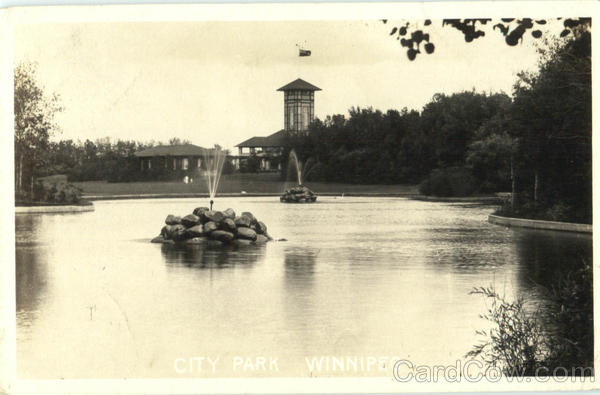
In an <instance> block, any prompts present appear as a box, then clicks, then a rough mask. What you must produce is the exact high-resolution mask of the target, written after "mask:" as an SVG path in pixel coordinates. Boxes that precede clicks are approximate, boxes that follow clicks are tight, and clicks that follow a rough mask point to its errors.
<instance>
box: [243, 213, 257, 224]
mask: <svg viewBox="0 0 600 395" xmlns="http://www.w3.org/2000/svg"><path fill="white" fill-rule="evenodd" d="M242 217H247V218H248V219H249V220H250V225H255V224H256V222H257V220H256V217H255V216H254V214H252V213H251V212H249V211H244V212H243V213H242Z"/></svg>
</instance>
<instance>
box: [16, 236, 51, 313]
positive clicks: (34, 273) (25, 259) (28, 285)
mask: <svg viewBox="0 0 600 395" xmlns="http://www.w3.org/2000/svg"><path fill="white" fill-rule="evenodd" d="M15 254H16V255H15V258H16V262H17V264H16V265H15V275H16V284H15V285H16V307H17V311H22V310H25V311H35V310H37V309H38V307H39V303H40V299H41V295H43V294H44V292H45V291H46V283H47V279H48V270H47V269H48V268H47V266H46V265H45V263H44V260H43V259H40V247H23V248H18V249H17V250H16V251H15Z"/></svg>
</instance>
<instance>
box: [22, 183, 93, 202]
mask: <svg viewBox="0 0 600 395" xmlns="http://www.w3.org/2000/svg"><path fill="white" fill-rule="evenodd" d="M81 192H82V190H81V189H80V188H78V187H76V186H74V185H73V184H69V183H67V182H66V181H65V180H63V179H52V178H50V177H48V178H44V179H38V180H37V181H36V183H35V184H34V188H33V201H35V202H43V203H54V204H77V203H79V202H80V201H81Z"/></svg>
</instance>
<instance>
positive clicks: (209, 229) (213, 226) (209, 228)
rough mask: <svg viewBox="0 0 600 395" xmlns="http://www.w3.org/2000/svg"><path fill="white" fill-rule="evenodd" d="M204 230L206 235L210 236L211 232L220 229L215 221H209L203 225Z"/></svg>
mask: <svg viewBox="0 0 600 395" xmlns="http://www.w3.org/2000/svg"><path fill="white" fill-rule="evenodd" d="M203 228H204V234H206V235H207V234H210V233H211V232H214V231H215V230H217V229H219V227H218V226H217V224H216V223H214V222H213V221H209V222H207V223H205V224H204V225H203Z"/></svg>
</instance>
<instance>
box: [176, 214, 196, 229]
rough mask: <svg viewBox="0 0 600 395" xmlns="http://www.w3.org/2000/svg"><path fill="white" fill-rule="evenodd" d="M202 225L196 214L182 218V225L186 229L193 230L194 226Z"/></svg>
mask: <svg viewBox="0 0 600 395" xmlns="http://www.w3.org/2000/svg"><path fill="white" fill-rule="evenodd" d="M199 223H200V217H198V216H197V215H194V214H188V215H186V216H185V217H183V218H181V224H182V225H183V226H185V227H186V228H191V227H192V226H195V225H198V224H199Z"/></svg>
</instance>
